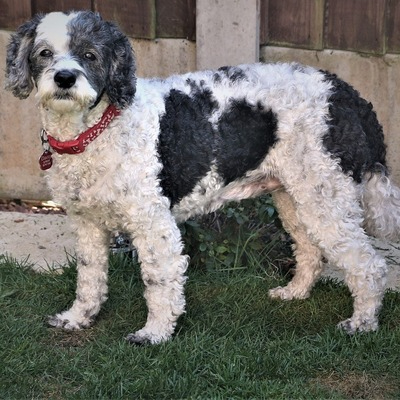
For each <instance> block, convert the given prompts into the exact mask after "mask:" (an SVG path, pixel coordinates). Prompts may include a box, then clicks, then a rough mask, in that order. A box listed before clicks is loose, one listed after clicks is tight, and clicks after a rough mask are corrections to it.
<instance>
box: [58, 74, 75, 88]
mask: <svg viewBox="0 0 400 400" xmlns="http://www.w3.org/2000/svg"><path fill="white" fill-rule="evenodd" d="M54 82H55V83H56V84H57V86H58V87H59V88H61V89H69V88H70V87H72V86H74V85H75V82H76V75H75V73H73V72H71V71H68V70H66V69H63V70H61V71H58V72H57V73H56V74H55V75H54Z"/></svg>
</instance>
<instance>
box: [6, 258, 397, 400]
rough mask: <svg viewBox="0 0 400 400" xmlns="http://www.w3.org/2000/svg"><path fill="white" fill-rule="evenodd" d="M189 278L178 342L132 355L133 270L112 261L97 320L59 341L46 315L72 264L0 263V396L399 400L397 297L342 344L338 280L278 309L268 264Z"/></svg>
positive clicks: (66, 295)
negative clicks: (377, 321)
mask: <svg viewBox="0 0 400 400" xmlns="http://www.w3.org/2000/svg"><path fill="white" fill-rule="evenodd" d="M188 275H189V280H188V283H187V286H186V295H187V313H186V314H185V315H184V316H183V317H182V318H181V319H180V320H179V324H178V327H177V334H176V336H175V337H174V338H173V340H171V341H170V342H168V343H164V344H162V345H157V346H147V347H134V346H131V345H129V344H128V343H126V342H125V341H124V339H123V337H124V336H125V335H126V334H127V333H129V332H133V331H134V330H136V329H139V328H141V327H142V326H143V324H144V322H145V318H146V307H145V303H144V300H143V298H142V292H143V286H142V283H141V281H140V274H139V267H138V265H137V264H135V263H133V262H131V261H129V260H128V259H126V258H124V257H121V256H117V257H114V258H113V260H112V265H111V267H110V296H109V300H108V302H107V303H106V304H105V306H104V308H103V310H102V312H101V313H100V315H99V317H98V320H97V323H96V324H95V326H94V327H93V328H91V329H88V330H84V331H79V332H64V331H62V330H56V329H52V328H49V327H47V326H46V323H45V317H46V315H49V314H52V313H55V312H59V311H61V310H63V309H65V308H66V307H68V305H69V304H70V303H71V302H72V300H73V299H74V291H75V268H74V266H73V265H72V266H70V267H68V268H66V270H65V272H64V273H63V274H61V275H57V274H35V273H33V272H31V271H30V270H29V269H27V268H23V267H21V266H18V265H17V264H16V263H14V262H12V261H10V260H7V259H5V258H4V257H3V258H1V256H0V321H1V322H0V337H1V339H0V398H1V399H25V398H29V399H43V398H44V399H68V398H70V399H91V398H104V399H118V398H126V399H271V398H272V399H289V398H293V399H320V398H327V399H350V398H351V399H353V398H364V399H387V398H388V399H390V398H400V294H398V293H394V292H389V293H387V295H386V297H385V302H384V307H383V310H382V312H381V327H380V330H379V331H378V332H376V333H368V334H362V335H355V336H352V337H349V336H347V335H346V334H344V333H342V332H340V331H339V330H337V329H336V328H335V325H336V324H337V323H338V322H339V321H341V320H342V319H344V318H346V317H348V316H350V315H351V312H352V299H351V296H350V294H349V292H348V290H347V289H346V288H345V287H344V286H343V285H340V284H338V283H336V282H333V281H325V282H320V283H319V284H318V285H317V287H316V288H315V289H314V290H313V292H312V296H311V298H310V299H308V300H305V301H293V302H282V301H273V300H271V299H269V298H268V289H270V288H272V287H274V286H276V285H278V284H283V283H284V282H285V280H286V279H285V278H284V277H283V276H282V275H281V274H279V272H278V271H277V269H276V268H273V267H272V266H269V265H268V264H267V265H263V266H262V265H260V263H253V264H252V265H251V266H248V267H247V268H240V269H229V268H225V269H220V270H217V269H215V270H212V269H208V270H207V269H205V268H201V267H199V266H193V267H192V268H190V269H189V272H188Z"/></svg>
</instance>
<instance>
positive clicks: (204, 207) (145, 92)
mask: <svg viewBox="0 0 400 400" xmlns="http://www.w3.org/2000/svg"><path fill="white" fill-rule="evenodd" d="M34 87H36V89H37V94H36V98H37V101H38V108H39V111H40V115H41V120H42V124H43V130H42V134H41V140H42V144H43V147H44V151H43V155H42V157H41V158H40V166H41V168H42V169H44V170H46V171H47V179H48V184H49V187H50V189H51V191H52V194H53V196H54V199H55V201H56V202H59V203H61V204H62V205H63V206H64V207H65V208H66V210H67V213H68V216H69V218H70V220H71V223H72V224H73V227H74V229H75V231H76V236H77V244H76V254H77V269H78V275H77V290H76V299H75V301H74V302H73V304H72V306H71V308H70V309H68V310H66V311H64V312H61V313H59V314H56V315H54V316H52V317H49V320H48V322H49V324H50V325H51V326H53V327H57V328H64V329H67V330H74V329H81V328H87V327H89V326H91V325H92V324H93V322H94V319H95V317H96V315H97V314H98V313H99V310H100V307H101V305H102V303H103V302H104V301H105V300H106V298H107V268H108V253H109V235H110V232H112V231H114V230H119V231H124V232H126V233H128V234H129V235H130V237H131V239H132V242H133V245H134V246H135V248H136V249H137V252H138V257H139V261H140V263H141V274H142V278H143V281H144V285H145V292H144V297H145V299H146V302H147V308H148V317H147V322H146V324H145V326H144V327H143V328H142V329H140V330H138V331H137V332H135V333H131V334H129V335H128V336H127V340H128V341H129V342H130V343H132V344H146V343H151V344H156V343H160V342H164V341H166V340H168V339H170V338H171V336H172V335H173V332H174V328H175V327H176V324H177V320H178V318H179V316H180V315H181V314H182V313H183V312H184V310H185V298H184V290H183V289H184V284H185V281H186V276H185V272H186V269H187V266H188V256H186V255H184V254H182V253H183V245H182V239H181V234H180V231H179V229H178V225H177V224H179V223H180V222H182V221H185V220H186V219H188V218H190V217H194V216H196V215H200V214H204V213H207V212H211V211H214V210H216V209H218V208H220V207H221V206H222V205H223V204H224V203H226V202H227V201H240V200H241V199H245V198H250V197H255V196H258V195H261V194H264V193H272V197H273V199H274V202H275V205H276V208H277V210H278V212H279V215H280V218H281V220H282V223H283V226H284V228H285V229H286V230H287V232H288V233H289V234H290V235H291V237H292V239H293V242H294V246H295V250H294V255H295V258H296V263H297V265H296V274H295V276H294V277H293V279H292V280H291V281H290V283H289V284H288V285H287V286H285V287H277V288H274V289H272V290H270V292H269V294H270V296H271V297H272V298H277V299H283V300H290V299H305V298H307V297H308V296H309V295H310V291H311V289H312V287H313V285H314V283H315V281H316V280H317V279H318V277H319V275H320V273H321V270H322V268H323V262H322V260H323V258H325V259H326V260H327V261H329V262H330V263H333V264H336V265H337V266H338V267H340V268H342V269H343V270H344V273H345V282H346V284H347V285H348V287H349V289H350V291H351V293H352V296H353V297H354V311H353V315H352V316H351V317H350V318H348V319H346V320H345V321H343V322H341V323H339V326H340V327H341V328H343V329H344V330H345V331H346V332H348V333H349V334H353V333H355V332H357V331H360V332H363V331H374V330H376V329H377V328H378V313H379V309H380V307H381V304H382V299H383V295H384V291H385V283H386V270H387V267H386V263H385V260H384V259H383V258H382V257H381V256H380V255H378V254H377V253H376V252H375V250H374V248H373V247H372V246H371V243H370V239H369V236H368V234H369V235H373V236H376V237H379V238H384V239H390V240H398V238H399V227H400V190H399V189H398V188H397V187H396V186H395V185H394V184H393V183H392V181H391V180H390V175H389V171H388V167H387V165H386V160H385V157H386V147H385V144H384V136H383V131H382V127H381V125H380V124H379V122H378V120H377V116H376V113H375V112H374V110H373V107H372V105H371V104H370V103H368V102H367V101H366V100H364V99H363V98H361V97H360V95H359V93H358V92H357V91H356V90H355V89H353V88H352V87H351V86H350V85H349V84H347V83H345V82H344V81H342V80H340V79H339V78H338V77H337V76H336V75H333V74H330V73H329V72H326V71H322V70H317V69H315V68H312V67H309V66H304V65H300V64H297V63H290V64H289V63H278V64H267V63H256V64H251V65H240V66H232V67H222V68H220V69H217V70H213V71H211V70H210V71H203V72H193V73H187V74H184V75H176V76H171V77H169V78H166V79H159V78H155V79H139V78H137V77H136V74H135V58H134V53H133V50H132V48H131V45H130V42H129V40H128V38H127V37H126V36H125V35H124V34H123V33H122V32H121V31H120V29H119V28H118V27H117V25H116V24H114V23H112V22H107V21H105V20H103V19H102V18H101V17H100V15H98V14H97V13H93V12H90V11H80V12H74V11H71V12H68V13H61V12H55V13H50V14H45V15H37V16H35V17H34V18H33V19H32V20H30V21H28V22H26V23H25V24H23V25H22V26H21V27H20V28H19V29H18V30H17V31H16V32H15V33H14V34H12V35H11V38H10V42H9V44H8V47H7V62H6V89H8V90H10V91H12V93H13V94H14V95H15V96H17V97H19V98H21V99H24V98H26V97H28V96H29V94H30V93H31V91H32V90H33V89H34Z"/></svg>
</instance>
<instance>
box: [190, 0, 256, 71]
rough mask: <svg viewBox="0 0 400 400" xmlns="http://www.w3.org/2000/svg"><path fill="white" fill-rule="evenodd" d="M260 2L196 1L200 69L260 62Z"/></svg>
mask: <svg viewBox="0 0 400 400" xmlns="http://www.w3.org/2000/svg"><path fill="white" fill-rule="evenodd" d="M259 11H260V5H259V0H227V1H225V0H224V1H222V0H197V3H196V44H197V69H208V68H218V67H221V66H224V65H236V64H241V63H251V62H255V61H258V58H259V37H260V32H259V30H260V29H259V25H260V24H259V20H260V12H259Z"/></svg>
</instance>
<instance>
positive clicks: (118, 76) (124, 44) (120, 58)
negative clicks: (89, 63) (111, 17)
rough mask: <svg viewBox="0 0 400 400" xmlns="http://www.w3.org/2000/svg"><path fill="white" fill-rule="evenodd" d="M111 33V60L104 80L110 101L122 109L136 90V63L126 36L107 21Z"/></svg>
mask: <svg viewBox="0 0 400 400" xmlns="http://www.w3.org/2000/svg"><path fill="white" fill-rule="evenodd" d="M108 24H109V27H110V31H111V33H112V46H113V47H112V61H111V65H110V71H109V74H108V78H107V82H106V93H107V95H108V98H109V99H110V102H111V103H112V104H114V105H115V106H116V107H117V108H120V109H123V108H125V107H127V106H128V105H130V104H131V103H132V101H133V98H134V97H135V92H136V65H135V58H134V54H133V49H132V47H131V44H130V42H129V40H128V38H127V37H126V36H125V35H124V34H123V33H122V32H121V31H120V30H119V29H118V28H117V26H116V25H114V24H113V23H110V22H109V23H108Z"/></svg>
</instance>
